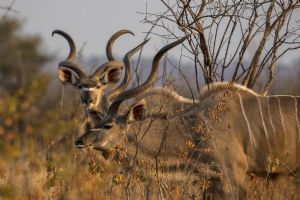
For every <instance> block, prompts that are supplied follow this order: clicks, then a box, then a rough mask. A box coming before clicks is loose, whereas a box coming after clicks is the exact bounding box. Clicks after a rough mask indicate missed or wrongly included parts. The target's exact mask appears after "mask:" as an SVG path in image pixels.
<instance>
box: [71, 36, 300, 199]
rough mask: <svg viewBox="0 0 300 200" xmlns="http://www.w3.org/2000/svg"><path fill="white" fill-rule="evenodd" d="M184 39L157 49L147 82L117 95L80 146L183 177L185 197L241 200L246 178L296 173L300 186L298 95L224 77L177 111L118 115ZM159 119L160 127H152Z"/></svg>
mask: <svg viewBox="0 0 300 200" xmlns="http://www.w3.org/2000/svg"><path fill="white" fill-rule="evenodd" d="M182 41H183V40H180V41H177V42H175V43H172V44H170V45H168V46H166V47H165V48H163V49H162V50H161V51H159V53H158V54H157V55H156V56H155V58H154V61H153V66H152V72H151V74H150V76H149V78H148V79H147V81H146V82H145V83H144V84H142V85H141V86H139V87H137V88H133V89H130V90H128V91H124V92H122V93H121V94H119V95H118V96H117V97H116V98H115V99H114V101H113V103H112V104H111V105H110V107H109V109H108V112H107V114H106V115H105V116H103V117H101V118H99V121H98V124H97V125H96V126H95V127H94V128H93V129H91V130H89V131H87V132H86V133H85V134H84V135H83V136H81V137H79V138H78V139H77V141H76V143H75V144H76V146H77V147H78V148H85V149H95V150H98V151H100V152H102V155H103V156H104V157H105V158H106V159H109V158H110V159H115V160H118V161H120V162H121V163H122V164H123V165H124V166H127V167H129V168H130V169H131V170H132V168H135V169H136V167H133V166H142V167H144V168H145V169H146V170H145V171H143V173H144V174H147V173H148V174H151V175H152V176H154V177H155V178H156V180H160V181H163V180H165V179H166V178H169V179H171V180H172V179H173V180H176V179H177V180H179V182H180V184H181V187H182V189H183V190H182V192H183V193H182V196H181V197H189V196H191V195H192V196H196V197H197V196H200V195H202V197H203V196H204V197H207V195H208V196H209V197H213V198H214V197H215V198H219V199H224V198H231V199H232V198H233V199H237V198H240V199H243V198H245V197H246V195H247V194H246V190H247V188H246V184H247V180H248V175H249V176H250V175H256V176H261V177H268V176H269V175H276V174H277V175H289V174H290V175H292V176H294V177H295V179H296V181H298V184H299V177H298V176H299V175H298V174H297V172H298V173H299V165H300V125H299V115H300V113H299V109H300V97H296V96H261V95H259V94H257V93H255V92H254V91H252V90H250V89H248V88H246V87H244V86H241V85H238V84H233V83H225V82H222V83H215V84H213V85H211V86H210V87H209V89H208V88H207V89H206V90H205V92H204V93H203V94H202V95H201V96H200V98H199V99H198V101H197V102H196V103H195V104H191V106H190V107H189V108H187V109H185V110H184V111H180V112H178V113H173V114H170V115H168V114H166V115H164V114H162V115H160V116H155V115H151V114H150V115H149V113H147V108H146V102H145V100H140V101H138V102H137V103H136V104H133V105H132V106H130V107H129V108H128V110H127V112H125V113H124V114H119V113H118V111H119V107H120V104H121V103H122V102H123V101H125V100H127V99H130V98H133V97H137V96H139V95H142V94H143V93H144V92H145V91H147V89H148V88H149V87H150V86H151V85H152V84H153V82H154V81H155V80H156V78H157V68H158V63H159V60H160V58H161V56H162V54H164V53H165V52H166V51H168V50H169V49H170V48H172V47H174V46H176V45H177V44H179V43H180V42H182ZM124 59H126V58H124ZM179 103H180V101H179ZM153 121H157V122H158V123H160V124H161V126H154V127H153ZM141 127H144V128H141ZM150 128H152V130H151V131H149V129H150ZM141 130H142V131H141ZM149 171H150V172H149ZM204 183H208V184H207V185H205V184H204ZM202 186H203V187H202ZM297 187H298V188H299V186H298V185H297Z"/></svg>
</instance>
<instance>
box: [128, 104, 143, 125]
mask: <svg viewBox="0 0 300 200" xmlns="http://www.w3.org/2000/svg"><path fill="white" fill-rule="evenodd" d="M146 112H147V104H146V101H145V99H141V100H140V101H138V102H137V103H135V104H133V105H132V106H131V107H130V108H129V110H128V111H127V112H126V114H125V119H126V121H127V123H130V122H133V121H141V120H143V119H144V117H145V115H146Z"/></svg>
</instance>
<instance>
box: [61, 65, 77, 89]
mask: <svg viewBox="0 0 300 200" xmlns="http://www.w3.org/2000/svg"><path fill="white" fill-rule="evenodd" d="M57 74H58V79H59V80H60V82H62V84H72V85H77V84H78V82H79V80H80V77H81V74H79V73H78V72H76V71H74V70H72V69H70V68H67V67H62V66H60V67H59V68H58V70H57Z"/></svg>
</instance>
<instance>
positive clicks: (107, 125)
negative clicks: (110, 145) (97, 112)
mask: <svg viewBox="0 0 300 200" xmlns="http://www.w3.org/2000/svg"><path fill="white" fill-rule="evenodd" d="M103 128H104V129H111V128H112V124H105V125H104V126H103Z"/></svg>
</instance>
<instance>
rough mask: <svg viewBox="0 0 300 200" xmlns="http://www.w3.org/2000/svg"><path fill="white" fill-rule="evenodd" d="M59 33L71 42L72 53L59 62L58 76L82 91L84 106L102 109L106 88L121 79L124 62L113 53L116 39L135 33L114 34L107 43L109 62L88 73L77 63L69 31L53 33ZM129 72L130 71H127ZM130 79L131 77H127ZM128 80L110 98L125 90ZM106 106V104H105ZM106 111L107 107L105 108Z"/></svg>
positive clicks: (119, 32)
mask: <svg viewBox="0 0 300 200" xmlns="http://www.w3.org/2000/svg"><path fill="white" fill-rule="evenodd" d="M54 34H59V35H61V36H63V37H64V38H65V39H66V40H67V41H68V43H69V46H70V53H69V55H68V57H67V59H66V60H65V61H62V62H60V63H59V67H58V78H59V80H60V81H61V82H62V83H63V84H71V85H73V86H74V87H75V88H77V89H78V91H80V98H81V102H82V104H83V106H84V107H85V108H86V109H87V110H89V109H94V110H100V106H102V105H101V103H102V100H103V95H104V90H105V89H106V88H107V87H109V86H112V85H114V84H116V83H118V82H119V81H120V78H121V70H122V68H123V65H124V64H123V63H122V62H119V61H117V60H116V59H115V58H114V56H113V54H112V47H113V44H114V42H115V41H116V39H118V38H119V37H120V36H122V35H124V34H131V35H134V34H133V33H132V32H131V31H129V30H120V31H118V32H116V33H115V34H113V35H112V37H111V38H110V39H109V41H108V42H107V45H106V56H107V58H108V60H109V61H108V62H107V63H104V64H103V65H101V66H99V67H98V68H96V70H95V71H94V73H92V74H90V75H88V74H86V73H84V71H83V70H82V67H81V66H79V65H77V64H75V63H74V60H75V57H76V46H75V43H74V41H73V39H72V38H71V36H69V35H68V34H67V33H65V32H64V31H61V30H55V31H53V32H52V35H54ZM127 74H128V73H127ZM127 79H129V78H127ZM126 84H127V82H123V84H121V85H120V86H119V87H117V88H115V89H114V90H112V91H111V92H110V95H108V97H107V98H108V99H111V98H112V97H113V96H115V95H116V94H118V93H119V92H121V91H123V90H124V89H125V88H126V87H127V85H126ZM105 106H106V105H105ZM102 109H104V112H105V111H106V110H107V108H103V107H102Z"/></svg>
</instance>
